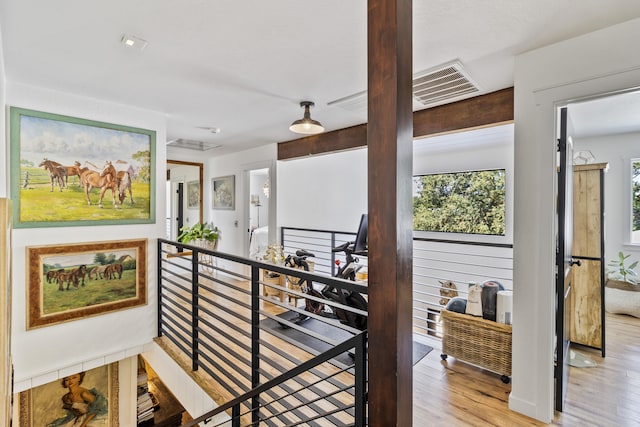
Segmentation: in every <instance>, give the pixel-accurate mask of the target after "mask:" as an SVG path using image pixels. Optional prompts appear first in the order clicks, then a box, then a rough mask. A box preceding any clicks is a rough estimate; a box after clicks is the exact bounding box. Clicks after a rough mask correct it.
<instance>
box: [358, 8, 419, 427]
mask: <svg viewBox="0 0 640 427" xmlns="http://www.w3.org/2000/svg"><path fill="white" fill-rule="evenodd" d="M367 28H368V29H367V38H368V107H369V111H368V117H369V124H368V126H367V145H368V148H369V150H368V170H369V172H368V173H369V179H368V204H369V206H368V211H369V235H368V237H369V239H368V240H369V261H368V263H367V265H368V266H369V321H368V329H369V406H368V407H369V418H368V419H369V425H371V426H374V427H376V426H384V427H388V426H410V425H411V424H412V421H413V417H412V405H413V391H412V387H413V382H412V369H413V363H412V300H411V297H412V289H411V287H412V263H411V258H412V227H411V223H412V222H411V217H412V205H411V175H412V163H413V138H412V135H413V117H412V112H411V107H412V95H411V74H412V71H411V70H412V39H411V37H412V0H369V1H368V24H367Z"/></svg>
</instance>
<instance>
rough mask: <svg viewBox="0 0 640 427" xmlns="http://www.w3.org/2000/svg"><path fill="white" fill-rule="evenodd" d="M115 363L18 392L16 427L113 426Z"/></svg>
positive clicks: (115, 416) (115, 415)
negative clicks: (18, 421)
mask: <svg viewBox="0 0 640 427" xmlns="http://www.w3.org/2000/svg"><path fill="white" fill-rule="evenodd" d="M118 424H119V414H118V363H117V362H116V363H112V364H109V365H104V366H100V367H98V368H94V369H91V370H89V371H86V372H78V373H76V374H71V375H68V376H66V377H64V378H62V379H60V380H57V381H53V382H50V383H47V384H43V385H41V386H38V387H34V388H32V389H30V390H27V391H23V392H21V393H20V427H58V426H91V427H117V426H118Z"/></svg>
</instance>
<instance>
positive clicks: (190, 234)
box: [178, 222, 220, 250]
mask: <svg viewBox="0 0 640 427" xmlns="http://www.w3.org/2000/svg"><path fill="white" fill-rule="evenodd" d="M218 240H220V229H219V228H218V227H216V226H214V225H213V224H211V225H209V224H208V223H200V222H199V223H196V224H193V225H192V226H191V227H187V226H184V227H182V228H180V235H179V236H178V241H179V242H182V243H192V244H193V245H195V246H201V247H204V248H207V249H213V250H216V248H217V247H218Z"/></svg>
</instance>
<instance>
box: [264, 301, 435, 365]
mask: <svg viewBox="0 0 640 427" xmlns="http://www.w3.org/2000/svg"><path fill="white" fill-rule="evenodd" d="M297 316H298V313H296V312H295V311H287V312H285V313H282V314H280V315H278V317H280V318H282V319H285V320H292V319H294V318H296V317H297ZM328 320H329V322H332V323H338V324H339V321H338V320H337V319H328ZM260 326H261V327H262V328H263V329H270V330H271V332H272V333H273V334H274V335H277V336H280V337H281V338H283V339H285V340H287V341H294V342H295V343H296V344H298V345H300V346H301V347H303V348H304V347H307V348H308V349H311V350H315V351H316V352H317V353H322V352H325V351H327V350H328V349H330V348H331V347H332V345H331V344H330V343H327V342H324V341H322V340H319V339H318V338H316V337H313V336H310V335H307V334H305V333H304V332H303V331H299V330H297V329H295V328H289V327H286V326H284V324H280V323H278V322H277V321H275V320H273V319H270V318H267V319H264V320H263V321H262V322H260ZM300 327H301V328H304V329H308V330H309V331H312V332H315V333H316V334H319V335H322V336H324V337H327V338H329V339H330V340H331V341H334V342H335V343H336V344H339V343H341V342H343V341H346V340H347V339H349V338H351V337H352V335H351V334H350V333H349V332H347V331H344V330H342V329H340V328H339V327H337V326H334V325H332V324H331V323H325V322H321V321H320V320H316V319H312V318H309V319H307V320H305V321H304V322H302V323H301V324H300ZM431 350H433V347H430V346H428V345H425V344H422V343H419V342H416V341H414V342H413V364H414V365H415V364H416V363H418V362H419V361H420V360H421V359H422V358H423V357H425V356H426V355H427V354H429V352H430V351H431ZM335 360H336V361H338V362H340V363H342V364H343V365H346V366H349V365H352V364H353V359H352V358H351V356H349V355H348V354H347V353H345V354H342V355H340V356H338V357H336V358H335Z"/></svg>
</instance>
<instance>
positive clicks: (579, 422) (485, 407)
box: [413, 314, 640, 427]
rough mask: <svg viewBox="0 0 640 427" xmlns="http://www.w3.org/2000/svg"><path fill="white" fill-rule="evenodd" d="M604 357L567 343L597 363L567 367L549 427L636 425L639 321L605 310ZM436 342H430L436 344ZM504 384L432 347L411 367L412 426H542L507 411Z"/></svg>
mask: <svg viewBox="0 0 640 427" xmlns="http://www.w3.org/2000/svg"><path fill="white" fill-rule="evenodd" d="M606 330H607V336H606V340H607V342H606V357H605V358H602V357H600V351H599V350H593V349H589V348H586V347H581V346H577V345H576V346H573V347H572V348H573V349H574V350H577V351H579V352H581V353H582V354H584V355H587V356H588V357H589V358H591V359H593V360H594V361H596V362H597V364H598V366H597V367H595V368H574V367H571V368H570V372H569V385H568V391H567V399H566V409H565V411H564V412H562V413H559V412H556V413H555V417H554V421H553V423H552V424H549V425H558V426H580V427H582V426H603V427H613V426H616V427H617V426H640V319H638V318H635V317H631V316H626V315H615V314H607V318H606ZM437 345H438V342H437V341H436V342H435V343H434V344H433V346H434V347H436V346H437ZM510 391H511V385H510V384H504V383H502V381H501V380H500V376H499V375H497V374H494V373H490V372H487V371H485V370H482V369H479V368H476V367H474V366H470V365H468V364H466V363H463V362H460V361H457V360H455V359H454V358H452V357H449V358H448V359H447V361H442V360H441V359H440V349H439V348H437V347H436V348H435V349H434V351H432V352H431V353H429V354H428V355H427V357H425V358H424V359H423V360H422V361H420V362H419V363H418V364H417V365H416V366H415V367H414V370H413V402H414V404H413V426H414V427H423V426H424V427H427V426H461V427H463V426H543V425H546V424H544V423H540V422H538V421H536V420H533V419H531V418H528V417H525V416H523V415H520V414H518V413H516V412H513V411H510V410H509V409H508V400H509V393H510Z"/></svg>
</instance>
